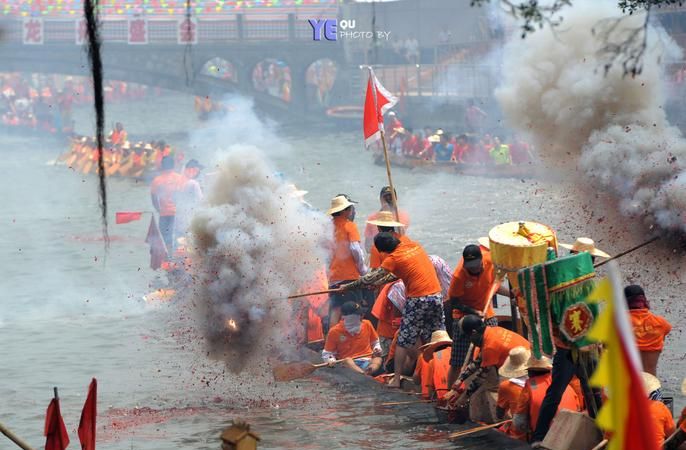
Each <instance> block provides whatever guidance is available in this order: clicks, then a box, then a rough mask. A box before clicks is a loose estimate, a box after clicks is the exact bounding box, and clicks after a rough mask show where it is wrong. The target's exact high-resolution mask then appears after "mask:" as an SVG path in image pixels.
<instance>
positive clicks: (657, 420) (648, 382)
mask: <svg viewBox="0 0 686 450" xmlns="http://www.w3.org/2000/svg"><path fill="white" fill-rule="evenodd" d="M641 375H642V377H643V388H644V389H645V392H646V395H647V396H648V398H649V399H650V400H648V401H649V402H650V417H651V418H652V419H653V431H654V432H655V448H662V445H663V444H664V443H665V440H666V439H667V438H668V437H670V436H671V435H672V433H674V430H676V425H675V424H674V418H672V413H671V412H670V411H669V408H667V406H665V404H664V403H662V402H661V401H660V400H653V399H654V398H655V397H656V392H660V391H661V390H662V385H661V384H660V380H658V379H657V377H655V376H654V375H652V374H649V373H648V372H643V373H642V374H641Z"/></svg>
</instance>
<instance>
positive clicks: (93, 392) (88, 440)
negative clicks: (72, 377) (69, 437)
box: [79, 378, 98, 450]
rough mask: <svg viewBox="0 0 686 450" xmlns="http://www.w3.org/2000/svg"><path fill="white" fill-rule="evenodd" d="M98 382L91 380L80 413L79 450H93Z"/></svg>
mask: <svg viewBox="0 0 686 450" xmlns="http://www.w3.org/2000/svg"><path fill="white" fill-rule="evenodd" d="M97 398H98V381H97V380H96V379H95V378H93V380H92V381H91V384H90V386H88V397H86V403H84V405H83V410H82V411H81V421H80V422H79V440H80V441H81V450H95V418H96V416H97V408H96V405H97Z"/></svg>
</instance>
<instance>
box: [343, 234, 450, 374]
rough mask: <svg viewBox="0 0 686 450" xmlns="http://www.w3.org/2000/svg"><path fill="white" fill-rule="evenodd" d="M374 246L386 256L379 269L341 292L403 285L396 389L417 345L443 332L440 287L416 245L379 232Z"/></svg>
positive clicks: (411, 362) (427, 261)
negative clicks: (392, 282)
mask: <svg viewBox="0 0 686 450" xmlns="http://www.w3.org/2000/svg"><path fill="white" fill-rule="evenodd" d="M374 245H375V246H376V248H377V249H378V250H379V252H382V253H386V254H387V256H386V258H385V259H384V260H383V262H382V263H381V267H379V268H378V269H374V270H372V271H370V272H369V273H367V274H366V275H365V276H363V277H361V278H359V279H358V280H356V281H354V282H352V283H349V284H347V285H344V286H342V288H343V289H346V290H347V289H353V288H357V287H360V286H380V285H382V284H386V283H388V282H391V281H394V280H397V279H401V280H402V281H403V283H404V284H405V289H406V291H405V292H406V297H407V302H406V304H405V308H404V310H403V318H402V321H401V323H400V329H399V334H398V342H397V348H396V353H395V361H396V364H395V376H394V377H393V380H391V383H390V386H391V387H396V388H399V387H400V376H401V375H402V374H403V373H405V372H406V371H408V370H410V371H411V369H412V367H413V366H414V362H413V361H409V362H408V361H407V359H408V353H409V350H410V349H412V348H414V347H416V346H417V344H418V343H419V341H421V343H426V342H429V339H430V338H431V333H432V332H434V331H436V330H444V329H445V323H444V317H443V295H442V294H441V283H440V281H439V280H438V276H436V270H435V269H434V266H433V264H432V262H431V259H430V258H429V255H428V254H427V253H426V251H424V249H423V248H422V246H421V245H419V244H418V243H416V242H414V241H412V240H410V239H403V240H402V241H401V240H400V239H398V238H397V237H396V236H394V235H393V234H392V233H389V232H382V233H379V234H377V235H376V237H375V238H374Z"/></svg>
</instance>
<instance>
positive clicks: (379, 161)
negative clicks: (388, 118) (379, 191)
mask: <svg viewBox="0 0 686 450" xmlns="http://www.w3.org/2000/svg"><path fill="white" fill-rule="evenodd" d="M389 158H390V159H391V166H393V167H403V168H406V169H412V170H422V171H430V172H443V173H454V174H458V175H464V176H470V177H485V178H532V177H534V176H535V172H536V166H534V165H529V164H522V165H517V166H512V165H479V164H456V163H454V162H440V161H439V162H434V161H431V160H426V159H416V158H407V157H404V156H399V155H389ZM374 163H375V164H376V165H379V166H385V165H386V162H385V161H384V157H383V154H380V153H377V154H375V155H374Z"/></svg>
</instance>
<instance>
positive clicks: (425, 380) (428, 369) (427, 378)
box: [414, 357, 433, 400]
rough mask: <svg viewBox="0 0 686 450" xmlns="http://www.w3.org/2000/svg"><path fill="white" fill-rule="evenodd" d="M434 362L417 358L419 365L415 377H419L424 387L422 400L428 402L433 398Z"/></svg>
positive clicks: (416, 367)
mask: <svg viewBox="0 0 686 450" xmlns="http://www.w3.org/2000/svg"><path fill="white" fill-rule="evenodd" d="M432 362H433V360H432V361H429V362H427V361H425V360H424V358H422V357H419V358H417V365H416V366H415V370H414V373H415V376H418V377H419V384H420V385H421V387H422V398H423V399H424V400H428V399H429V398H430V397H431V387H432V385H433V368H432V364H431V363H432Z"/></svg>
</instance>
